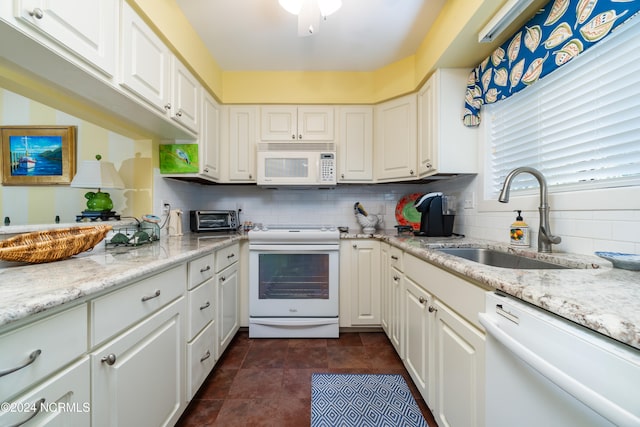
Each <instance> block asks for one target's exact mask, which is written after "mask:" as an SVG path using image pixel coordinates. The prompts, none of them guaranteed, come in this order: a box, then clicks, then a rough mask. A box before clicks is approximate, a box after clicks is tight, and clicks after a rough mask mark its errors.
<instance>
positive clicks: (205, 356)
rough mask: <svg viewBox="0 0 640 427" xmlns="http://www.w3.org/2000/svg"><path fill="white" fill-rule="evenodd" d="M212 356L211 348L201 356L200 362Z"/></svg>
mask: <svg viewBox="0 0 640 427" xmlns="http://www.w3.org/2000/svg"><path fill="white" fill-rule="evenodd" d="M210 357H211V352H210V351H209V350H207V352H206V353H205V354H204V356H202V357H201V358H200V362H204V361H205V360H207V359H208V358H210Z"/></svg>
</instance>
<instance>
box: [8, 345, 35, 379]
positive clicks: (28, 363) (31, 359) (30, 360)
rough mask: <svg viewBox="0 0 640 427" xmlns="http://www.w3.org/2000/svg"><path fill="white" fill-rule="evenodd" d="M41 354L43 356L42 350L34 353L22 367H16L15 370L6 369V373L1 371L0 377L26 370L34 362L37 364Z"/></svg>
mask: <svg viewBox="0 0 640 427" xmlns="http://www.w3.org/2000/svg"><path fill="white" fill-rule="evenodd" d="M41 354H42V350H40V349H38V350H35V351H32V352H31V354H30V355H29V358H28V359H27V361H26V362H24V363H23V364H22V365H20V366H16V367H15V368H10V369H6V370H4V371H0V377H4V376H5V375H9V374H10V373H12V372H15V371H19V370H20V369H22V368H26V367H27V366H29V365H31V364H32V363H33V362H35V361H36V359H37V358H38V356H40V355H41Z"/></svg>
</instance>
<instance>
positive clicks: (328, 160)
mask: <svg viewBox="0 0 640 427" xmlns="http://www.w3.org/2000/svg"><path fill="white" fill-rule="evenodd" d="M320 182H331V183H333V182H336V156H335V154H333V153H321V154H320Z"/></svg>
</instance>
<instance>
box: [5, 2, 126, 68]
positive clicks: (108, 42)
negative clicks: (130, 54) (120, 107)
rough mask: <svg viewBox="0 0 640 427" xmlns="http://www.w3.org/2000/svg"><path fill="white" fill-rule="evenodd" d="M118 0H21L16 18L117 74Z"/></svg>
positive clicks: (17, 4) (96, 64)
mask: <svg viewBox="0 0 640 427" xmlns="http://www.w3.org/2000/svg"><path fill="white" fill-rule="evenodd" d="M118 3H119V2H118V1H117V0H93V1H73V0H57V1H54V0H20V1H17V2H16V9H15V14H16V18H18V19H19V20H21V21H23V22H26V23H27V24H29V25H30V26H32V27H34V28H36V29H37V30H38V31H41V32H42V33H44V34H45V35H46V36H47V37H49V38H51V39H53V40H55V41H56V42H57V43H59V44H60V45H61V46H63V47H64V48H66V49H68V50H69V51H70V52H71V53H73V54H75V55H78V56H79V57H81V58H83V59H84V60H85V61H87V62H88V63H89V64H91V65H93V66H94V67H95V68H97V69H98V70H100V71H102V72H103V73H104V74H106V75H107V76H109V77H113V76H114V74H115V71H116V49H117V40H118V37H117V32H118Z"/></svg>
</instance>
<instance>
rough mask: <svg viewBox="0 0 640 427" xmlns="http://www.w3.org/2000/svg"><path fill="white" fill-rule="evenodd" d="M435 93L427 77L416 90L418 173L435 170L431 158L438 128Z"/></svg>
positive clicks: (430, 80)
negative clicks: (418, 89) (422, 84)
mask: <svg viewBox="0 0 640 427" xmlns="http://www.w3.org/2000/svg"><path fill="white" fill-rule="evenodd" d="M436 116H437V112H436V93H435V88H434V80H433V79H429V80H427V82H426V83H425V84H424V86H423V87H422V88H421V89H420V91H418V173H419V174H420V176H426V175H429V174H430V173H431V172H433V171H435V163H434V162H435V160H434V158H433V154H434V148H435V144H436V135H437V134H438V128H437V123H436Z"/></svg>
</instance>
